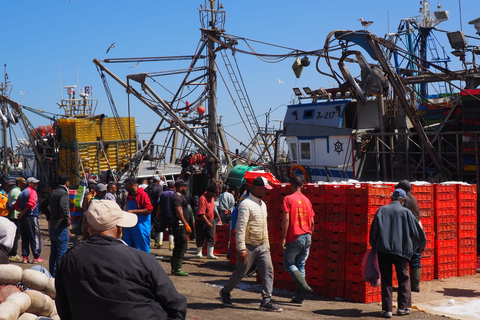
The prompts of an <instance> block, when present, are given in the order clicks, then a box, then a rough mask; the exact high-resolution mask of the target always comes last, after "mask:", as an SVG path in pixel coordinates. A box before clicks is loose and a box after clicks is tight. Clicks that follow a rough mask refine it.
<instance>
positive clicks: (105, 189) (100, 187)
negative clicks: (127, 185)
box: [95, 183, 107, 192]
mask: <svg viewBox="0 0 480 320" xmlns="http://www.w3.org/2000/svg"><path fill="white" fill-rule="evenodd" d="M95 190H96V191H100V192H103V191H107V187H106V186H105V185H104V184H103V183H99V184H97V186H96V187H95Z"/></svg>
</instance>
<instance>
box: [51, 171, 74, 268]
mask: <svg viewBox="0 0 480 320" xmlns="http://www.w3.org/2000/svg"><path fill="white" fill-rule="evenodd" d="M69 179H70V178H69V177H68V175H66V174H62V175H60V176H59V177H58V186H57V188H56V189H55V191H53V192H52V194H51V195H50V198H49V200H48V203H49V210H46V212H45V213H46V216H47V220H48V226H49V228H48V229H49V231H48V233H49V235H50V242H51V249H50V259H49V261H48V267H49V271H50V274H51V275H52V276H53V277H55V275H56V268H57V264H58V263H59V262H60V259H61V258H62V256H63V255H64V254H65V252H67V247H68V241H70V233H69V231H68V229H69V228H70V221H71V219H70V200H69V196H68V186H69V185H70V181H69ZM48 211H50V212H48Z"/></svg>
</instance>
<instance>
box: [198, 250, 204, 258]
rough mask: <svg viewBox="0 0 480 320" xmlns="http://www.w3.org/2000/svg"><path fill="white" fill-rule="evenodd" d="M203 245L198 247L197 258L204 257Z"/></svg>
mask: <svg viewBox="0 0 480 320" xmlns="http://www.w3.org/2000/svg"><path fill="white" fill-rule="evenodd" d="M202 249H203V248H202V247H197V258H203V254H202Z"/></svg>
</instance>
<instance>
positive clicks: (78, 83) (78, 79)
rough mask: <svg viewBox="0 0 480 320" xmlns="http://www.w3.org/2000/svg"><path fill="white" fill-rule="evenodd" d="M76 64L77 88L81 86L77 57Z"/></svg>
mask: <svg viewBox="0 0 480 320" xmlns="http://www.w3.org/2000/svg"><path fill="white" fill-rule="evenodd" d="M75 66H76V67H77V88H80V77H79V76H78V63H77V60H76V59H75Z"/></svg>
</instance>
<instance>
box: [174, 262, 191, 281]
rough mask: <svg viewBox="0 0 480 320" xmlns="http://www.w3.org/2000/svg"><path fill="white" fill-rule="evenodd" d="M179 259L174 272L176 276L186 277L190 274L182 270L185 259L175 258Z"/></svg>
mask: <svg viewBox="0 0 480 320" xmlns="http://www.w3.org/2000/svg"><path fill="white" fill-rule="evenodd" d="M175 260H176V261H177V264H176V266H177V269H176V270H175V272H172V273H173V274H174V275H176V276H180V277H186V276H188V272H185V271H183V270H182V265H183V259H175Z"/></svg>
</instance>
